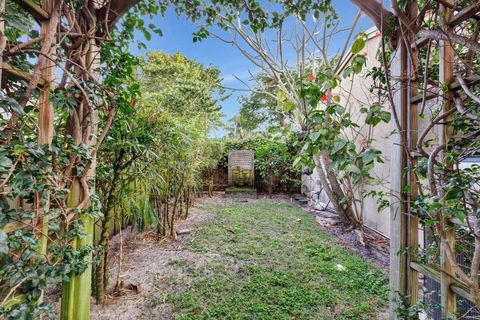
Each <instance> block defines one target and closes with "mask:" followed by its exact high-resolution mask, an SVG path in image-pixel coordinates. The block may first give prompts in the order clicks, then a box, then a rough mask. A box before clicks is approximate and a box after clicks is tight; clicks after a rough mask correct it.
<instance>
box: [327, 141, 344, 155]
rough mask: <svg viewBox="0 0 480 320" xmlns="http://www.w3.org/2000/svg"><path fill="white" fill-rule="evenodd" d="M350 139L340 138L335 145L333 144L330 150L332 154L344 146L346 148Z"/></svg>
mask: <svg viewBox="0 0 480 320" xmlns="http://www.w3.org/2000/svg"><path fill="white" fill-rule="evenodd" d="M347 143H348V141H347V140H343V139H339V140H338V141H337V142H336V143H335V145H334V146H333V148H332V150H330V154H331V155H334V154H336V153H338V152H339V151H340V150H342V149H343V148H345V146H346V145H347Z"/></svg>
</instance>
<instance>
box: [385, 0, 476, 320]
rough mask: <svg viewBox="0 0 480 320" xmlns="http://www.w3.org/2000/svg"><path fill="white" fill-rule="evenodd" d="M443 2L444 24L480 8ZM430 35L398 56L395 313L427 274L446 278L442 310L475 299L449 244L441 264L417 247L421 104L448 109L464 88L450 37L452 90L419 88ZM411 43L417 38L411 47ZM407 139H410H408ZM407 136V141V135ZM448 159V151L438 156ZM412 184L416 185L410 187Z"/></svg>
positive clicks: (444, 133)
mask: <svg viewBox="0 0 480 320" xmlns="http://www.w3.org/2000/svg"><path fill="white" fill-rule="evenodd" d="M439 2H440V3H442V4H441V5H440V6H439V8H440V11H439V15H438V16H439V17H440V19H443V25H444V26H445V28H446V29H447V30H453V28H454V27H455V26H457V25H459V24H461V23H464V22H465V21H467V20H469V19H472V18H474V17H475V16H476V15H477V14H478V13H479V12H480V4H479V3H477V4H473V5H470V6H468V7H466V8H464V9H462V10H459V11H457V12H456V13H455V12H454V11H453V9H452V7H453V6H450V5H449V4H452V3H453V2H452V1H451V0H449V1H439ZM417 11H418V4H417V1H410V4H409V6H408V8H407V10H406V13H407V15H408V16H409V18H411V19H415V18H416V15H417ZM428 42H429V40H427V39H422V38H420V39H408V41H402V43H400V44H399V45H398V46H397V49H396V51H395V52H394V54H393V58H392V69H391V76H392V83H393V86H394V92H395V95H394V102H395V105H394V108H395V111H396V113H397V115H398V119H399V122H400V123H399V124H400V128H401V130H400V132H398V133H397V134H396V135H395V137H394V147H393V149H394V150H393V154H392V159H391V160H392V161H391V162H392V168H391V169H392V170H391V177H392V180H391V188H392V193H393V201H392V206H391V246H390V287H391V302H392V303H391V308H390V318H391V319H397V315H396V309H397V308H398V307H399V295H402V296H405V297H408V298H409V300H410V303H411V304H414V303H416V302H417V301H418V300H419V299H420V297H419V287H420V285H419V283H420V280H419V275H424V276H426V277H428V278H430V279H433V280H434V281H436V282H438V283H440V288H441V289H440V297H441V306H442V316H443V317H446V316H448V315H454V314H455V313H456V306H457V297H461V298H463V299H466V300H468V301H470V302H472V303H474V302H475V299H474V297H473V296H472V293H471V291H470V290H469V288H468V287H467V286H466V285H465V284H464V283H463V282H462V281H461V280H460V279H459V278H458V277H456V274H455V271H454V270H453V268H452V265H451V264H450V263H449V261H448V259H447V258H446V253H445V250H444V249H443V246H440V247H441V248H440V259H439V262H438V265H437V266H436V267H432V266H431V265H428V266H427V265H425V264H422V263H421V262H419V261H417V260H418V259H417V258H416V255H415V252H413V250H412V248H418V246H419V233H420V232H419V220H418V217H416V216H415V215H413V214H411V205H412V203H413V200H414V199H415V197H416V196H417V195H418V190H417V187H416V183H415V179H416V177H415V175H414V173H413V170H412V167H413V166H414V165H415V164H416V161H417V152H416V149H417V146H416V142H417V136H418V134H419V133H418V129H419V126H418V123H419V106H420V105H423V104H424V103H426V101H429V100H431V99H433V98H439V103H440V104H441V106H442V109H443V110H442V111H443V112H445V111H447V110H449V109H451V108H454V106H453V102H452V101H453V100H454V99H453V98H454V97H453V95H454V92H456V91H457V90H460V89H461V85H460V84H459V83H458V82H457V81H455V77H454V63H455V61H454V54H455V52H454V48H453V47H452V46H451V44H450V42H449V41H448V40H441V41H438V42H437V45H438V49H439V65H438V68H439V70H438V71H439V79H438V80H439V83H440V84H444V85H445V86H447V87H448V90H447V91H446V93H438V92H433V91H432V92H422V93H419V92H418V82H417V79H415V77H414V76H413V73H412V69H413V68H412V65H414V63H415V62H414V61H412V59H415V58H416V57H418V50H419V48H421V47H422V46H426V45H427V43H428ZM407 44H411V47H410V48H408V47H407ZM466 83H467V84H468V85H469V86H470V85H475V84H478V83H480V76H478V75H474V76H471V77H469V78H468V79H466ZM437 128H438V131H437V143H438V144H439V145H440V144H444V143H446V142H448V141H449V139H450V138H451V132H450V131H449V130H448V129H447V127H446V126H445V125H442V124H440V125H438V126H437ZM403 139H405V140H403ZM402 140H403V141H402ZM402 142H404V143H405V142H406V145H408V146H409V149H410V150H409V151H410V154H407V150H406V149H405V144H402ZM438 159H439V161H441V160H442V155H441V154H440V155H439V157H438ZM406 186H409V188H410V191H409V192H406V191H405V190H406ZM443 223H445V224H447V225H451V227H450V228H449V229H448V230H449V231H448V232H447V234H446V235H445V236H444V237H442V238H443V241H445V242H446V243H448V245H449V246H450V248H452V250H453V252H455V251H454V249H455V236H456V235H455V228H454V224H455V223H458V222H454V221H443Z"/></svg>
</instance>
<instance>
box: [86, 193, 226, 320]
mask: <svg viewBox="0 0 480 320" xmlns="http://www.w3.org/2000/svg"><path fill="white" fill-rule="evenodd" d="M215 200H216V201H220V199H214V200H212V199H202V198H201V199H199V200H198V201H197V203H202V202H205V201H215ZM212 218H213V215H211V214H210V213H208V212H206V211H201V210H200V209H198V208H192V209H191V212H190V216H189V218H188V219H187V220H183V221H178V222H177V230H189V232H188V233H185V234H181V235H179V236H178V238H177V240H174V241H160V242H158V241H156V240H155V236H154V235H153V234H152V232H147V233H144V234H141V235H137V236H132V234H130V232H123V233H122V236H123V237H122V241H120V235H116V236H115V237H114V238H113V239H112V240H111V247H112V249H113V250H112V253H113V254H112V257H111V259H110V261H111V262H112V263H111V265H110V288H109V289H110V290H109V295H108V297H107V303H106V304H105V305H104V306H101V305H97V304H95V301H93V300H92V311H91V319H95V320H130V319H132V320H133V319H171V318H172V310H171V307H172V306H169V305H168V304H161V305H162V306H161V307H157V308H156V309H155V310H152V309H151V308H149V306H148V304H149V303H148V298H149V297H152V296H159V290H160V288H161V287H162V286H163V287H164V286H165V281H166V279H167V278H168V277H169V275H170V274H171V273H172V272H176V273H177V274H178V272H181V268H178V267H176V265H177V264H178V263H188V264H189V265H191V266H192V267H194V268H198V267H200V266H202V265H203V264H205V263H206V262H209V261H214V260H217V259H220V257H218V256H216V255H215V254H211V253H207V254H201V253H195V252H191V251H189V250H185V246H186V244H187V243H188V242H189V241H190V239H191V238H192V237H194V236H195V226H197V225H198V224H199V223H200V222H203V221H208V220H209V219H212ZM121 242H123V246H122V250H123V256H124V259H123V261H122V265H121V268H120V273H118V272H119V259H118V254H119V251H120V249H119V247H120V243H121ZM117 276H118V277H119V284H120V286H119V289H118V290H117V291H115V290H114V285H115V283H116V279H117ZM180 276H181V275H180ZM160 296H161V293H160ZM165 298H166V297H165Z"/></svg>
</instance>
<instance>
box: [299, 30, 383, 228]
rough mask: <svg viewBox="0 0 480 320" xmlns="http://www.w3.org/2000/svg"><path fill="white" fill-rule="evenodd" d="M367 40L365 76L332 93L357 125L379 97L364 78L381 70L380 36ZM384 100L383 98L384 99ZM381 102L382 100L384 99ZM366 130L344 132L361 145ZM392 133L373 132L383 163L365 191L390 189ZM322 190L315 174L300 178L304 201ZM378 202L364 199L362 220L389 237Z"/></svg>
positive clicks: (379, 128)
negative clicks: (379, 59)
mask: <svg viewBox="0 0 480 320" xmlns="http://www.w3.org/2000/svg"><path fill="white" fill-rule="evenodd" d="M367 34H369V39H368V40H367V42H366V47H365V48H364V50H363V54H365V56H366V57H367V66H366V68H365V72H362V73H361V74H360V75H356V76H354V77H353V78H349V79H344V80H343V81H342V82H341V84H340V86H339V89H338V90H336V92H334V94H335V95H339V96H340V97H341V102H340V103H341V104H342V105H344V106H347V110H348V111H349V112H351V114H352V118H353V120H354V121H355V122H357V123H359V124H360V123H363V122H364V121H363V118H364V117H365V115H364V114H362V113H360V108H362V107H368V106H369V105H371V104H372V103H374V102H377V101H378V97H376V96H375V95H373V94H372V93H370V92H369V90H368V89H369V88H370V87H371V85H372V80H371V78H367V77H365V73H366V71H368V70H369V69H371V68H372V67H375V66H380V62H378V61H377V59H376V55H377V52H378V48H379V45H380V39H381V37H380V34H379V33H378V32H377V30H376V29H373V28H372V29H370V30H369V31H367ZM383 98H384V97H382V99H383ZM383 100H384V99H383ZM386 108H388V106H387V107H386ZM367 130H368V127H363V128H361V129H360V134H359V135H358V136H357V133H355V132H347V133H346V134H347V135H348V136H350V137H356V140H357V141H361V140H362V139H363V138H364V137H366V136H367V135H368V132H367ZM391 131H392V129H391V126H390V124H384V123H382V124H379V125H378V126H376V127H375V128H374V132H373V137H374V142H373V143H372V147H373V148H375V149H378V150H381V151H382V154H383V161H384V163H378V164H376V165H375V167H374V169H373V172H372V176H373V177H375V179H376V181H375V183H374V184H373V185H371V186H366V189H367V190H368V189H370V188H373V189H375V190H382V191H385V192H388V190H389V188H390V185H389V179H390V154H391V143H390V141H389V135H390V133H391ZM320 188H321V184H320V181H319V179H318V174H317V173H316V172H314V173H313V174H312V175H310V176H307V175H303V176H302V192H303V193H304V195H305V196H307V197H312V195H313V194H314V193H315V192H316V191H318V190H319V189H320ZM321 197H322V200H321V201H324V202H325V201H326V199H327V198H326V195H325V194H324V193H322V196H321ZM377 207H378V205H377V202H376V200H375V199H373V198H370V197H369V198H365V199H364V207H363V216H364V222H365V225H366V226H368V227H371V228H373V229H375V230H377V231H378V232H380V233H382V234H384V235H386V236H389V232H390V214H389V211H388V208H387V209H385V210H383V211H382V212H380V213H379V212H378V211H377Z"/></svg>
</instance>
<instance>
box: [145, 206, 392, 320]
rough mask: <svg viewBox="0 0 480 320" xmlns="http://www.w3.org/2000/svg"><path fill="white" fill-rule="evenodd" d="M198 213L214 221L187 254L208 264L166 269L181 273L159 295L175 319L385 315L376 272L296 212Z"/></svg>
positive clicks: (216, 209) (383, 287) (179, 263)
mask: <svg viewBox="0 0 480 320" xmlns="http://www.w3.org/2000/svg"><path fill="white" fill-rule="evenodd" d="M201 209H202V210H204V211H208V212H211V213H213V214H214V216H215V218H214V219H213V220H209V221H205V222H204V223H203V224H201V225H200V226H199V227H198V229H197V231H196V232H195V234H194V236H193V237H192V239H191V242H190V243H189V245H188V249H189V250H192V251H194V252H198V253H202V254H210V255H213V256H214V257H215V258H212V259H208V261H207V262H206V263H205V264H203V265H202V266H201V267H196V268H195V267H192V266H191V263H190V262H188V261H184V260H181V259H180V260H172V261H170V264H171V265H175V266H176V267H177V268H182V269H181V270H182V272H181V274H182V276H178V277H177V276H175V275H172V278H171V279H168V282H169V283H170V284H173V285H169V286H168V287H167V288H165V290H167V291H168V290H170V292H169V293H168V295H167V298H166V301H167V302H168V303H171V304H173V315H174V318H175V319H275V320H281V319H289V320H292V319H378V318H379V316H378V314H379V313H380V312H381V311H382V310H383V309H384V308H385V307H386V304H387V296H388V291H387V290H388V289H387V282H386V279H385V276H384V275H383V274H382V272H380V271H379V270H378V269H376V268H375V267H374V266H373V265H372V264H371V263H370V262H367V261H365V260H364V259H362V258H361V257H359V256H358V255H357V254H355V253H354V252H352V251H350V250H348V249H345V248H343V247H341V246H340V245H339V244H338V243H337V241H336V240H335V239H334V238H332V237H331V236H330V235H328V234H326V233H324V232H322V231H321V230H320V229H319V228H318V226H317V225H316V222H315V220H314V219H313V218H312V217H311V216H310V215H308V214H307V213H305V212H304V211H302V210H301V209H299V208H297V207H294V206H291V205H289V204H284V203H274V202H270V201H261V200H259V201H255V202H251V203H239V204H238V205H236V204H230V205H222V204H207V205H204V206H202V207H201ZM155 301H156V300H155V299H151V301H150V303H152V304H155V303H156V302H155ZM157 303H159V302H158V301H157Z"/></svg>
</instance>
